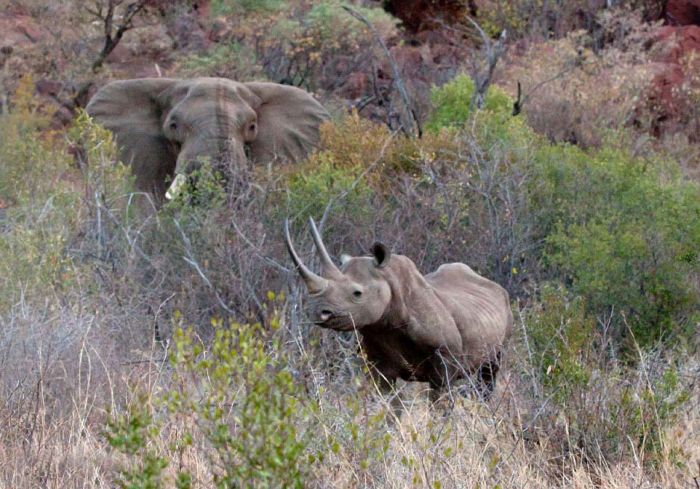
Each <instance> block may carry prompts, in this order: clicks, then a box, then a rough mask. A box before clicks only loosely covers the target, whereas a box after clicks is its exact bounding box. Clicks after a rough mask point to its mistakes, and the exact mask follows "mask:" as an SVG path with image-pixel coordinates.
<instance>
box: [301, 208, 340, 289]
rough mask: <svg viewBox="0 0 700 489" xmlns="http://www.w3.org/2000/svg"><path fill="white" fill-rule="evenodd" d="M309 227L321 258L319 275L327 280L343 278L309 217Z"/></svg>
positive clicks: (311, 218) (314, 222) (314, 223)
mask: <svg viewBox="0 0 700 489" xmlns="http://www.w3.org/2000/svg"><path fill="white" fill-rule="evenodd" d="M309 225H310V226H311V236H312V237H313V238H314V244H315V245H316V250H317V251H318V255H319V257H320V258H321V275H323V276H326V277H328V278H339V277H342V276H343V272H341V271H340V269H339V268H338V267H337V266H336V264H335V263H333V260H331V257H330V255H329V254H328V250H326V245H324V244H323V239H321V234H320V233H319V232H318V228H317V227H316V221H314V218H313V217H309Z"/></svg>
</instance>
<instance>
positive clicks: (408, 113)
mask: <svg viewBox="0 0 700 489" xmlns="http://www.w3.org/2000/svg"><path fill="white" fill-rule="evenodd" d="M343 8H344V9H345V10H346V11H347V12H348V13H349V14H350V15H352V16H353V17H355V18H356V19H357V20H359V21H360V22H362V23H363V24H365V25H366V26H367V28H368V29H369V30H370V31H371V32H372V35H373V36H374V38H375V40H376V41H377V43H378V44H379V45H380V46H381V48H382V50H383V51H384V54H385V55H386V57H387V59H388V60H389V64H391V71H392V72H393V74H394V81H395V83H396V88H397V89H398V91H399V95H401V101H402V102H403V105H404V109H405V117H406V118H407V121H405V123H404V121H401V127H402V128H403V130H404V131H405V132H406V133H408V134H409V135H417V136H418V137H421V135H422V134H423V129H422V128H421V125H420V122H419V121H418V119H417V118H416V113H415V111H414V110H413V107H412V105H411V100H410V99H409V97H408V92H407V91H406V85H405V84H404V82H403V78H401V73H400V71H399V67H398V65H397V64H396V60H395V59H394V57H393V56H392V55H391V52H389V48H387V46H386V43H385V42H384V40H383V39H382V36H380V35H379V32H377V29H376V28H375V27H374V25H372V23H371V22H370V21H369V20H368V19H367V17H365V16H364V15H362V14H361V13H360V12H358V11H357V10H355V9H353V8H352V7H350V6H348V5H343Z"/></svg>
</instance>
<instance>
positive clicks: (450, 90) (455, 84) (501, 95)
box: [425, 74, 513, 131]
mask: <svg viewBox="0 0 700 489" xmlns="http://www.w3.org/2000/svg"><path fill="white" fill-rule="evenodd" d="M473 94H474V81H473V80H472V79H471V78H470V77H469V76H467V75H464V74H463V75H458V76H456V77H455V78H454V79H453V80H452V81H450V82H449V83H446V84H445V85H443V86H442V87H439V88H434V89H433V93H432V102H433V105H434V109H433V111H432V112H431V114H430V117H429V119H428V121H427V123H426V125H425V127H426V129H428V130H433V131H436V130H438V129H440V128H443V127H459V126H461V125H462V124H464V123H465V122H466V121H467V120H468V119H469V116H470V114H471V113H472V110H473V108H472V107H471V100H472V95H473ZM512 107H513V104H512V101H511V100H510V98H509V97H508V96H507V95H506V94H505V92H503V91H502V90H501V89H500V88H498V87H495V86H492V87H490V88H489V91H488V92H487V94H486V99H485V101H484V109H485V110H487V111H489V112H493V113H495V114H498V115H501V116H502V115H503V114H507V113H510V111H511V110H512Z"/></svg>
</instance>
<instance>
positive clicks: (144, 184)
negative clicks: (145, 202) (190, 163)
mask: <svg viewBox="0 0 700 489" xmlns="http://www.w3.org/2000/svg"><path fill="white" fill-rule="evenodd" d="M177 82H178V80H174V79H168V78H141V79H135V80H121V81H114V82H111V83H109V84H107V85H105V86H104V87H102V88H101V89H100V90H98V91H97V93H96V94H95V95H94V96H93V97H92V99H91V100H90V103H89V104H88V105H87V107H86V110H87V113H88V114H89V115H90V116H91V117H93V118H94V119H95V120H96V121H97V122H99V123H100V124H102V125H103V126H104V127H106V128H107V129H109V130H110V131H112V132H113V133H114V135H115V137H116V141H117V145H118V146H119V149H120V157H121V159H122V161H123V162H124V163H125V164H129V165H131V167H132V171H133V173H134V175H135V176H136V187H137V188H138V189H139V190H142V191H148V192H152V193H153V194H154V195H156V196H163V195H164V194H165V190H166V186H167V184H166V183H165V181H166V179H167V177H168V176H172V174H173V172H174V170H175V162H176V159H177V153H176V151H175V148H173V146H172V143H170V141H168V140H167V139H166V138H165V136H164V135H163V132H162V127H161V125H162V118H163V117H164V115H163V112H164V111H166V110H168V109H167V108H166V107H165V102H164V101H165V97H163V94H164V93H165V92H166V91H167V90H168V89H170V88H172V87H173V86H174V84H175V83H177Z"/></svg>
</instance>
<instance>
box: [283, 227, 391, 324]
mask: <svg viewBox="0 0 700 489" xmlns="http://www.w3.org/2000/svg"><path fill="white" fill-rule="evenodd" d="M309 225H310V227H311V235H312V237H313V240H314V244H315V245H316V251H317V252H318V254H319V258H320V261H321V274H320V275H317V274H316V273H314V272H312V271H311V270H310V269H309V268H308V267H307V266H306V265H304V263H303V262H302V261H301V259H300V258H299V255H298V254H297V252H296V251H295V250H294V245H293V244H292V240H291V238H290V236H289V222H288V221H285V223H284V235H285V242H286V244H287V250H288V251H289V255H290V256H291V258H292V261H293V262H294V265H296V268H297V270H298V272H299V275H301V278H302V279H303V280H304V283H305V284H306V288H307V289H308V291H309V308H308V313H309V316H310V318H311V320H312V321H313V322H314V323H315V324H317V325H318V326H321V327H322V328H330V329H334V330H336V331H350V330H352V329H358V330H360V329H362V328H364V327H366V326H369V325H373V324H377V323H380V322H381V321H382V319H383V318H384V316H385V315H386V313H387V311H388V309H389V306H390V303H391V299H392V292H391V287H390V286H389V283H388V282H387V280H386V279H385V278H384V272H385V270H386V267H387V266H388V264H389V262H390V260H391V252H390V251H389V249H388V248H387V247H386V246H385V245H383V244H382V243H375V244H374V245H373V246H372V249H371V252H372V256H361V257H349V256H347V255H343V257H342V260H341V261H342V263H341V267H340V268H338V266H336V264H335V263H333V260H331V258H330V256H329V255H328V251H327V250H326V247H325V245H324V244H323V240H322V239H321V236H320V234H319V232H318V229H317V227H316V223H315V222H314V220H313V218H309Z"/></svg>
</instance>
